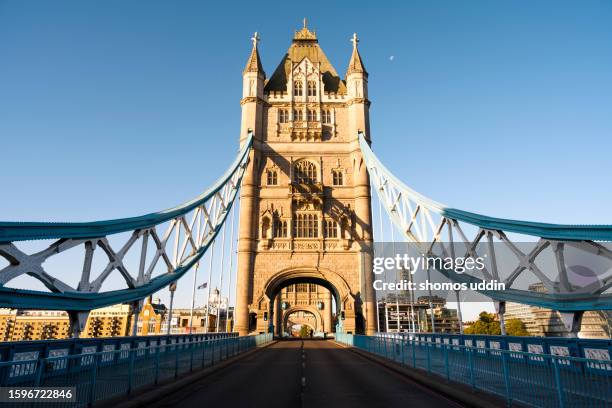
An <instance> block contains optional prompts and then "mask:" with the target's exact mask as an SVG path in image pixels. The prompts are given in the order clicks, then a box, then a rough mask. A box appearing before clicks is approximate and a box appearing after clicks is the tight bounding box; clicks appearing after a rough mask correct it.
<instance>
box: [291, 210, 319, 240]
mask: <svg viewBox="0 0 612 408" xmlns="http://www.w3.org/2000/svg"><path fill="white" fill-rule="evenodd" d="M293 220H294V223H293V225H294V228H293V229H294V233H293V236H294V237H296V238H317V237H318V236H319V217H317V215H316V214H296V215H295V218H294V219H293Z"/></svg>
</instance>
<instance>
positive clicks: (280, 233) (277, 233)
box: [274, 217, 287, 238]
mask: <svg viewBox="0 0 612 408" xmlns="http://www.w3.org/2000/svg"><path fill="white" fill-rule="evenodd" d="M274 238H287V221H286V220H281V219H279V218H278V217H275V218H274Z"/></svg>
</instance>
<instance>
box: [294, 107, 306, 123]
mask: <svg viewBox="0 0 612 408" xmlns="http://www.w3.org/2000/svg"><path fill="white" fill-rule="evenodd" d="M303 115H304V113H303V112H302V111H301V110H300V109H294V110H293V120H295V121H297V122H301V121H303V120H304V116H303Z"/></svg>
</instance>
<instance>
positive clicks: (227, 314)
mask: <svg viewBox="0 0 612 408" xmlns="http://www.w3.org/2000/svg"><path fill="white" fill-rule="evenodd" d="M235 213H236V206H235V205H233V206H232V214H231V216H230V221H231V231H230V252H229V257H230V264H229V283H228V285H227V309H226V311H225V330H227V322H228V319H229V308H230V304H231V300H232V273H233V269H234V215H235ZM229 331H230V332H231V331H232V330H231V325H230V330H229Z"/></svg>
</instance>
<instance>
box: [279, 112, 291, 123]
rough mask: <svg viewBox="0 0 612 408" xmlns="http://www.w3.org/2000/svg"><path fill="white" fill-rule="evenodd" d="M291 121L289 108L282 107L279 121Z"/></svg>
mask: <svg viewBox="0 0 612 408" xmlns="http://www.w3.org/2000/svg"><path fill="white" fill-rule="evenodd" d="M288 122H289V111H288V110H287V109H280V110H279V111H278V123H288Z"/></svg>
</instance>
